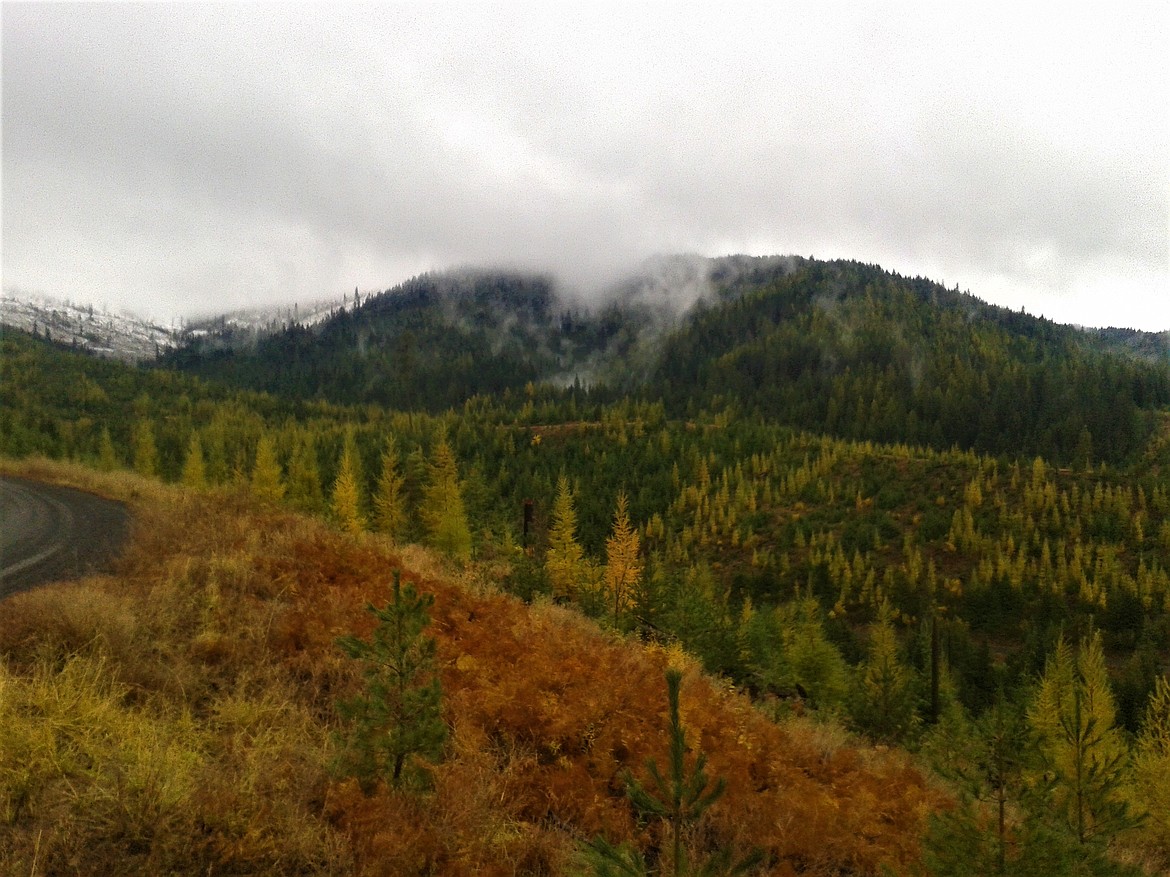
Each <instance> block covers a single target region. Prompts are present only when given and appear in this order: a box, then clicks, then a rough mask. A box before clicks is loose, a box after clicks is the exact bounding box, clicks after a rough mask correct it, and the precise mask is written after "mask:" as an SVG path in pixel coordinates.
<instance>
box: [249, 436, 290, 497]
mask: <svg viewBox="0 0 1170 877" xmlns="http://www.w3.org/2000/svg"><path fill="white" fill-rule="evenodd" d="M252 494H253V495H254V496H255V497H256V498H257V499H259V500H260V501H261V502H270V503H278V502H280V501H281V500H282V499H284V474H283V472H282V471H281V468H280V461H279V460H277V459H276V448H275V447H274V446H273V444H272V439H271V438H269V436H268V433H266V432H265V433H261V435H260V440H259V441H258V442H257V443H256V461H255V463H253V465H252Z"/></svg>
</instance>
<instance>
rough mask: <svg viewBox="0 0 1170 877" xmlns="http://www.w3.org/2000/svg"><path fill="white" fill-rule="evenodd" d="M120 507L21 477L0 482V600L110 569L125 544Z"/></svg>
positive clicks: (124, 523)
mask: <svg viewBox="0 0 1170 877" xmlns="http://www.w3.org/2000/svg"><path fill="white" fill-rule="evenodd" d="M128 525H129V514H128V513H127V511H126V507H125V506H124V505H122V503H120V502H115V501H113V500H109V499H103V498H102V497H99V496H94V495H93V494H92V493H85V492H84V491H81V490H72V489H70V488H67V487H56V486H54V485H51V484H42V483H41V482H39V481H29V480H27V479H24V478H0V600H2V599H4V598H5V597H7V596H8V595H10V594H14V593H16V592H17V591H23V590H27V589H28V588H32V587H35V586H37V585H42V584H45V583H47V582H54V581H62V580H65V579H73V578H79V577H81V576H83V575H87V574H89V573H92V572H97V571H100V570H102V569H104V568H106V567H107V566H108V564H109V563H110V561H111V560H112V559H113V558H114V557H115V556H116V554H117V552H118V551H119V549H120V548H121V547H122V543H123V542H124V541H125V539H126V533H127V530H128V529H129V527H128Z"/></svg>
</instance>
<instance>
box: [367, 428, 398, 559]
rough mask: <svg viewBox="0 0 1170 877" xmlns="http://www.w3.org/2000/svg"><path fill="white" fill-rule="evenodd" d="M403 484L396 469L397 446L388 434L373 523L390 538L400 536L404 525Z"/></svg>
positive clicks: (375, 499)
mask: <svg viewBox="0 0 1170 877" xmlns="http://www.w3.org/2000/svg"><path fill="white" fill-rule="evenodd" d="M404 485H405V479H404V478H403V477H402V474H401V473H400V472H399V471H398V447H397V445H396V443H395V441H394V436H393V435H389V436H387V437H386V448H385V450H383V451H382V471H381V473H380V474H379V476H378V486H377V492H376V493H375V494H374V525H375V526H376V527H377V529H378V531H379V532H381V533H385V534H386V535H387V536H389V537H391V538H392V539H397V538H399V537H401V536H402V532H403V528H404V527H405V526H406V510H405V508H404V497H403V489H404Z"/></svg>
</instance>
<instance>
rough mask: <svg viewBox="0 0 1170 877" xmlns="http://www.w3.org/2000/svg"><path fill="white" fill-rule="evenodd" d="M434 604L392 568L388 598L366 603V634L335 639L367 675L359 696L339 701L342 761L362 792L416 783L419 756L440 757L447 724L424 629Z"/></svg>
mask: <svg viewBox="0 0 1170 877" xmlns="http://www.w3.org/2000/svg"><path fill="white" fill-rule="evenodd" d="M433 603H434V598H433V597H432V596H431V595H430V594H419V593H418V592H417V591H416V590H415V588H414V586H413V585H410V584H407V585H405V586H403V585H402V583H401V576H400V573H399V571H398V570H395V571H394V580H393V589H392V591H391V595H390V602H389V603H387V604H386V606H385V608H383V609H378V608H376V607H375V606H374V605H373V604H369V605H367V606H366V609H367V611H369V612H370V613H371V614H372V615H373V616H374V617H375V618H376V619H377V620H378V625H377V627H375V628H374V632H373V635H372V638H371V640H370V641H368V642H367V641H366V640H363V639H360V638H358V637H356V636H353V635H348V636H343V637H341V638H340V639H338V641H337V643H338V645H339V646H340V647H341V649H342V650H343V651H344V652H345V653H346V654H347V655H349V657H351V658H355V659H357V660H359V661H361V662H362V664H363V670H362V675H363V677H364V679H365V690H364V692H363V693H362V694H360V695H358V696H357V697H354V698H352V699H349V700H344V701H340V702H339V703H338V705H337V709H338V713H339V714H340V716H341V718H342V720H343V721H345V722H346V723H348V724H349V726H350V727H349V733H348V735H347V737H346V738H345V741H344V743H345V745H344V748H343V751H342V754H341V757H340V767H341V768H342V770H343V771H344V772H346V773H349V774H352V775H353V776H356V777H357V778H358V780H359V781H360V782H361V783H362V786H363V788H365V789H366V790H367V791H371V790H372V789H373V788H374V786H375V784H376V782H377V781H378V780H384V781H387V782H389V784H390V785H391V787H392V788H395V789H397V788H399V787H401V786H403V785H404V784H408V783H417V782H418V781H419V780H421V779H422V778H423V776H424V773H423V770H422V769H421V768H420V766H419V764H418V762H419V760H421V759H428V760H431V761H434V760H437V759H438V758H439V757H440V756H441V755H442V752H443V745H444V743H445V742H446V739H447V726H446V724H445V723H444V722H443V718H442V714H441V706H442V697H443V692H442V688H441V686H440V684H439V677H438V672H437V668H436V665H435V640H434V639H433V638H432V637H429V636H425V635H424V633H423V631H424V630H425V629H426V627H427V625H429V624H430V608H431V606H432V604H433Z"/></svg>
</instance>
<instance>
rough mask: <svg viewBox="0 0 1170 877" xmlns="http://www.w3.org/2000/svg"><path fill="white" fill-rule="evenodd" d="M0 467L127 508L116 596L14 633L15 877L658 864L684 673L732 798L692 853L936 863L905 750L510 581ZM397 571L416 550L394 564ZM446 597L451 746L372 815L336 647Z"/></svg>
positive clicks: (426, 557) (863, 865)
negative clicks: (343, 736) (653, 804)
mask: <svg viewBox="0 0 1170 877" xmlns="http://www.w3.org/2000/svg"><path fill="white" fill-rule="evenodd" d="M0 470H2V471H7V472H13V471H14V470H18V473H19V474H24V475H28V476H30V477H42V478H48V479H51V480H54V481H56V482H58V483H68V484H72V485H74V486H80V487H84V488H86V489H91V490H96V491H98V492H102V493H106V494H107V495H111V494H112V495H116V496H120V497H123V498H125V499H127V500H128V501H129V502H131V504H132V506H133V509H134V513H135V516H136V526H135V527H134V530H133V534H134V535H133V537H132V540H131V544H130V546H129V548H128V550H127V552H126V554H125V556H124V557H123V559H122V560H121V561H120V564H119V568H118V570H117V574H116V575H114V576H105V577H94V578H90V579H87V580H84V581H81V582H78V583H75V584H70V585H56V586H50V587H47V588H43V589H40V590H37V591H33V592H31V593H25V594H20V595H17V596H15V597H13V598H11V599H9V600H6V601H5V603H4V611H3V613H0V661H2V667H0V721H2V723H3V727H4V730H5V732H4V734H2V735H0V765H2V767H0V820H2V823H3V828H0V872H2V873H14V874H32V873H79V874H119V873H126V874H129V873H161V872H170V873H190V874H196V873H198V874H208V873H212V874H215V873H248V874H289V873H301V874H330V873H362V874H407V873H442V874H500V875H512V874H558V873H565V872H566V871H567V870H568V869H569V864H570V861H571V858H572V856H573V852H574V850H575V847H576V844H577V842H578V841H579V840H580V839H582V838H585V837H589V836H592V835H593V834H594V833H597V832H604V833H605V834H606V835H607V836H608V837H610V839H612V840H614V841H622V840H630V841H635V842H640V843H645V842H647V841H649V840H650V839H652V834H653V833H652V831H650V830H648V829H646V828H644V827H640V826H638V825H637V824H636V823H635V821H634V819H633V818H632V814H631V812H630V809H629V806H628V803H627V802H626V800H625V798H624V796H623V795H622V779H621V778H622V775H623V772H624V771H625V770H627V769H632V770H633V771H635V773H638V772H640V771H642V770H643V765H644V762H645V760H646V759H647V758H650V757H653V758H656V759H658V760H659V762H660V763H662V761H663V759H664V758H665V755H666V698H665V685H664V683H663V676H662V673H663V669H664V667H665V666H666V665H667V663H668V662H670V663H675V664H681V665H682V666H683V667H684V669H685V670H686V673H687V675H686V680H685V683H684V689H683V719H684V723H685V725H686V727H687V729H688V739H689V740H690V741H691V742H692V744H693V745H700V746H702V748H703V749H704V750H705V751H706V752H707V753H708V754H709V756H710V767H711V771H712V773H714V774H716V775H722V776H724V777H726V778H727V780H728V784H729V788H728V792H727V794H726V796H725V799H724V800H723V801H722V802H721V803H720V804H719V805H717V806H716V807H715V808H714V809H713V810H712V811H711V814H710V818H709V820H708V822H707V823H706V825H705V826H704V829H703V831H702V832H700V833H699V834H698V835H696V840H695V842H696V843H697V844H703V843H719V844H731V845H739V846H748V845H760V846H763V847H765V848H766V849H768V850H769V851H770V852H771V853H772V854H773V855H774V856H775V857H776V864H775V871H774V872H775V873H778V874H782V873H794V872H798V873H819V874H839V873H858V874H872V873H877V872H878V870H879V868H880V867H881V865H882V864H883V863H884V864H888V865H890V866H891V867H893V868H894V869H896V870H899V871H901V870H904V869H905V868H907V867H908V866H909V865H910V864H911V863H913V862H914V861H916V859H917V855H918V838H919V835H920V830H921V825H922V820H923V818H924V816H925V814H926V812H927V811H929V810H930V809H931V808H932V807H933V806H935V803H936V801H937V795H936V794H935V793H934V792H932V791H931V790H930V789H929V788H928V787H927V785H926V784H925V783H924V782H923V779H922V777H921V776H920V775H919V774H918V773H917V772H916V771H915V770H914V769H913V768H912V767H911V766H910V765H909V763H908V762H907V761H906V760H905V759H904V758H902V757H901V756H899V755H897V754H895V753H882V752H874V751H872V750H871V751H863V750H859V749H858V748H857V747H856V746H855V745H854V744H853V743H852V742H851V741H850V740H848V738H846V737H844V736H842V735H841V734H840V732H839V731H835V730H832V729H831V728H826V727H824V726H821V725H818V724H816V723H813V722H809V721H806V720H792V721H789V722H786V723H785V724H784V725H782V726H777V725H776V724H773V723H771V722H769V721H768V720H767V719H765V718H764V717H763V716H761V715H760V714H759V712H758V711H756V710H755V709H753V708H752V707H751V705H750V704H749V703H748V702H747V701H746V700H744V699H742V698H740V697H739V696H737V695H736V694H735V693H734V692H731V691H729V690H727V689H726V688H725V687H723V686H720V685H717V684H714V683H712V682H711V681H710V680H708V679H707V678H706V677H704V676H703V675H702V674H701V673H699V671H698V669H697V667H696V665H695V664H694V662H693V661H690V660H689V659H687V658H686V656H685V655H681V654H679V653H674V652H668V651H664V650H661V649H645V648H642V647H640V646H638V645H636V644H632V643H630V642H627V641H624V640H622V639H620V638H618V637H616V636H615V635H613V634H611V633H605V632H602V631H600V630H598V629H597V628H596V626H594V625H593V624H591V623H590V622H588V621H587V620H586V619H584V618H583V617H582V616H580V615H579V614H577V613H575V612H573V611H571V610H568V609H564V608H561V607H558V606H553V605H551V604H548V603H544V604H538V605H536V606H534V607H528V606H525V605H524V604H522V603H520V602H519V601H516V600H514V599H511V598H509V597H506V596H503V595H501V594H499V593H496V592H495V590H494V589H493V587H492V580H493V576H494V575H496V574H498V571H493V570H492V569H491V568H486V567H480V568H476V569H471V570H452V569H451V568H449V567H448V566H446V565H445V564H444V563H443V562H442V561H440V560H437V559H436V558H434V557H433V556H432V555H430V554H429V553H427V552H425V551H423V550H421V549H417V548H403V549H395V548H393V547H391V546H389V545H388V544H387V543H385V542H384V541H382V540H380V539H378V538H377V537H372V536H367V537H362V538H357V539H354V538H351V537H347V536H343V535H341V534H338V533H336V532H334V531H332V530H330V529H329V528H328V527H327V526H325V525H324V524H322V523H321V522H318V521H314V520H309V519H305V518H301V517H298V516H294V515H290V514H285V513H281V512H278V511H274V510H271V509H262V508H257V507H254V506H252V505H250V504H249V503H248V501H247V500H246V499H245V498H243V497H239V496H234V495H231V494H227V493H216V494H190V493H184V492H182V491H180V490H176V489H171V488H166V487H163V486H161V485H155V484H152V483H149V482H141V481H140V480H139V479H136V478H135V477H134V476H131V475H127V474H126V473H118V474H113V475H102V474H99V473H91V472H88V471H87V470H82V469H78V468H75V467H69V466H67V465H62V464H48V463H44V462H41V461H34V462H31V463H26V464H22V466H20V467H15V466H13V464H11V463H3V464H0ZM395 552H398V553H395ZM396 567H402V568H404V569H405V576H406V577H407V578H408V579H410V580H413V581H416V582H417V583H418V584H419V586H420V587H421V588H422V589H424V590H427V591H430V592H432V593H433V594H434V595H435V606H434V610H433V612H432V618H433V623H432V628H431V630H432V632H433V634H434V636H435V637H436V639H437V641H438V646H439V657H440V661H441V665H442V670H441V675H442V682H443V686H444V694H445V697H444V709H445V715H446V717H447V719H448V722H449V723H450V725H451V728H452V734H451V740H450V745H449V752H448V756H447V758H446V759H445V760H444V761H443V763H441V764H439V765H437V766H436V767H435V768H434V770H433V772H432V774H433V790H432V791H431V792H429V793H427V794H423V795H415V796H408V795H395V794H390V793H388V792H386V791H385V790H381V791H379V792H378V793H376V794H374V795H373V796H366V795H364V794H363V793H362V792H361V790H360V789H359V788H358V787H357V785H356V784H355V783H353V782H352V781H347V780H343V779H338V778H336V777H334V776H332V775H331V774H330V772H329V764H330V762H331V759H332V757H333V749H332V747H333V743H332V736H331V732H332V731H333V730H334V725H335V722H336V718H335V713H334V703H335V701H336V700H337V698H338V697H339V696H341V695H343V694H345V693H347V692H352V691H353V690H354V688H355V686H356V685H357V684H358V674H357V672H356V668H355V667H353V666H352V662H349V661H348V660H347V659H345V658H344V657H343V656H342V654H341V652H340V651H339V650H338V649H337V648H336V647H335V644H334V641H335V639H336V637H337V636H338V635H340V634H342V633H347V632H351V631H357V632H359V633H363V634H364V633H367V632H368V630H369V625H370V619H369V616H368V614H367V613H366V612H365V611H364V609H363V607H364V605H365V604H366V603H367V602H368V601H374V602H379V601H382V600H384V599H385V597H386V593H387V590H386V589H387V586H388V582H389V578H390V572H391V570H392V569H394V568H396Z"/></svg>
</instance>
